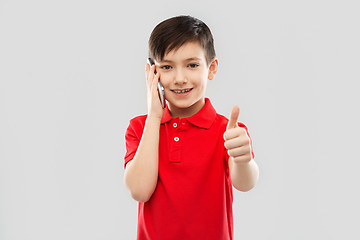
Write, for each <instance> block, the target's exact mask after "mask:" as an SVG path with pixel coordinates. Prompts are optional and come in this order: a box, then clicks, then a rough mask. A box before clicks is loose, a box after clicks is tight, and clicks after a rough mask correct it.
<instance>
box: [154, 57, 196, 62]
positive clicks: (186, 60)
mask: <svg viewBox="0 0 360 240" xmlns="http://www.w3.org/2000/svg"><path fill="white" fill-rule="evenodd" d="M193 60H197V61H199V60H201V58H198V57H191V58H187V59H185V60H184V62H188V61H193ZM160 62H169V63H174V62H173V61H171V60H167V59H164V60H162V61H160Z"/></svg>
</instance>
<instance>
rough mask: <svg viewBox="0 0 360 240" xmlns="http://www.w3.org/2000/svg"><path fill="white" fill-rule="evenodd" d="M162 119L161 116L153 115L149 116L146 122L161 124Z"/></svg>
mask: <svg viewBox="0 0 360 240" xmlns="http://www.w3.org/2000/svg"><path fill="white" fill-rule="evenodd" d="M161 119H162V117H160V116H156V115H153V114H148V116H147V119H146V121H147V122H152V123H158V124H160V123H161Z"/></svg>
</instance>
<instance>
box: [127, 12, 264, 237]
mask: <svg viewBox="0 0 360 240" xmlns="http://www.w3.org/2000/svg"><path fill="white" fill-rule="evenodd" d="M149 57H150V58H152V59H154V60H155V65H153V66H151V67H150V65H149V64H147V65H146V80H147V86H148V114H147V115H142V116H138V117H135V118H133V119H132V120H131V121H130V125H129V127H128V129H127V131H126V135H125V139H126V148H127V152H126V155H125V164H124V167H125V176H124V181H125V184H126V186H127V188H128V189H129V191H130V193H131V196H132V197H133V198H134V199H135V200H137V201H138V202H139V212H138V230H137V239H138V240H145V239H153V240H154V239H156V240H162V239H171V240H176V239H182V240H191V239H197V240H198V239H206V240H212V239H213V240H225V239H233V213H232V211H233V210H232V202H233V193H232V186H234V187H235V188H236V189H238V190H240V191H248V190H250V189H252V188H253V187H254V186H255V184H256V182H257V179H258V175H259V172H258V166H257V164H256V162H255V161H254V154H253V151H252V144H251V140H250V137H249V133H248V131H247V128H246V126H245V125H244V124H242V123H238V122H237V119H238V115H239V111H240V110H239V108H238V107H237V106H235V107H234V108H233V109H232V112H231V115H230V119H229V120H228V119H227V118H225V117H224V116H222V115H220V114H218V113H216V111H215V109H214V108H213V106H212V104H211V102H210V99H208V98H205V90H206V85H207V81H208V80H212V79H214V77H215V75H216V72H217V69H218V59H217V58H216V56H215V50H214V45H213V38H212V34H211V32H210V29H209V28H208V27H207V26H206V24H205V23H203V22H202V21H200V20H198V19H196V18H193V17H190V16H178V17H173V18H170V19H167V20H165V21H163V22H161V23H160V24H158V25H157V26H156V27H155V28H154V30H153V32H152V33H151V36H150V39H149ZM155 69H156V72H157V73H156V74H155ZM159 79H160V81H161V83H162V85H163V86H164V89H165V98H166V102H167V106H166V108H165V109H163V108H162V106H161V103H160V100H159V96H158V90H157V83H158V81H159ZM229 104H230V103H229Z"/></svg>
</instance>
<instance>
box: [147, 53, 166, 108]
mask: <svg viewBox="0 0 360 240" xmlns="http://www.w3.org/2000/svg"><path fill="white" fill-rule="evenodd" d="M148 62H149V64H150V66H152V65H154V64H155V62H154V61H153V60H152V59H151V58H148ZM155 74H156V69H155ZM158 91H159V98H160V102H161V105H162V107H163V108H165V107H166V102H165V89H164V86H163V85H162V84H161V82H160V79H159V82H158Z"/></svg>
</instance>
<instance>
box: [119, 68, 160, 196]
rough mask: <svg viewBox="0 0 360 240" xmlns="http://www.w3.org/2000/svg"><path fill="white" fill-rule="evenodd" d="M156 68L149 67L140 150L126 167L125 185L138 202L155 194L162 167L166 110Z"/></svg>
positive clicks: (147, 69)
mask: <svg viewBox="0 0 360 240" xmlns="http://www.w3.org/2000/svg"><path fill="white" fill-rule="evenodd" d="M154 71H155V65H154V66H153V67H151V68H150V65H149V64H147V65H146V81H147V86H148V116H147V119H146V122H145V127H144V131H143V135H142V137H141V141H140V143H139V147H138V149H137V151H136V154H135V156H134V158H133V159H132V160H131V161H129V162H128V163H127V165H126V169H125V174H124V182H125V185H126V187H127V188H128V189H129V191H130V193H131V196H132V197H133V198H134V199H135V200H136V201H139V202H146V201H148V200H149V199H150V197H151V195H152V194H153V192H154V191H155V188H156V185H157V180H158V168H159V130H160V123H161V118H162V116H163V114H164V109H163V108H162V106H161V103H160V99H159V96H158V90H157V84H158V81H159V73H158V74H156V75H155V73H154Z"/></svg>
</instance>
